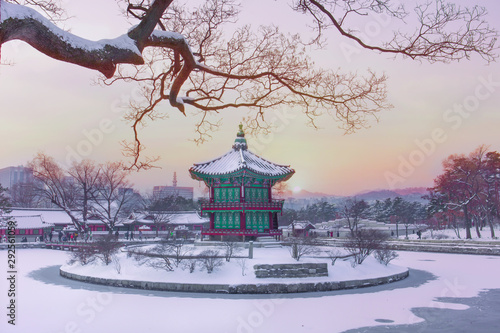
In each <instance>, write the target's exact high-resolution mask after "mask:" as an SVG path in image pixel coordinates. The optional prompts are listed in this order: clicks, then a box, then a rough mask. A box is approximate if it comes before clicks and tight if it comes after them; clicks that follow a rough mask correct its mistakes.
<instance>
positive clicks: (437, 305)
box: [407, 277, 467, 332]
mask: <svg viewBox="0 0 500 333" xmlns="http://www.w3.org/2000/svg"><path fill="white" fill-rule="evenodd" d="M443 283H444V287H443V289H441V293H440V295H439V297H455V298H458V297H461V296H462V295H463V292H464V291H465V290H467V286H465V285H462V284H461V283H460V281H459V279H458V277H455V278H454V279H453V281H450V280H449V279H445V280H444V281H443ZM449 304H450V303H446V302H440V301H439V299H437V300H436V299H432V300H431V301H429V303H428V305H427V308H431V309H449V308H450V305H449ZM453 304H455V303H453ZM429 316H432V317H429ZM427 319H431V321H433V322H440V321H441V320H442V314H441V313H439V312H434V311H431V312H430V313H428V314H427ZM421 321H422V320H421V318H419V317H417V316H415V315H414V314H413V313H412V314H411V315H410V317H408V323H407V324H409V325H413V324H417V323H419V322H421ZM430 324H431V323H429V322H428V321H425V322H423V323H422V324H421V325H420V326H419V327H418V328H419V330H418V332H428V331H429V329H430V328H429V325H430Z"/></svg>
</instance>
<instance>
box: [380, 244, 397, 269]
mask: <svg viewBox="0 0 500 333" xmlns="http://www.w3.org/2000/svg"><path fill="white" fill-rule="evenodd" d="M374 256H375V259H377V260H378V262H380V263H381V264H384V265H386V266H387V265H388V264H389V263H390V262H391V261H392V260H394V259H396V258H397V257H399V255H398V254H397V253H396V251H394V250H391V249H388V248H386V247H384V248H380V249H376V250H375V255H374Z"/></svg>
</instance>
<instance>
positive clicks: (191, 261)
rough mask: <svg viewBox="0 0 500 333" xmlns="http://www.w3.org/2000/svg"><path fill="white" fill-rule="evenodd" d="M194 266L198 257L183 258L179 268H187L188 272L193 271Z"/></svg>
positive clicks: (196, 264)
mask: <svg viewBox="0 0 500 333" xmlns="http://www.w3.org/2000/svg"><path fill="white" fill-rule="evenodd" d="M196 266H198V259H185V260H184V261H183V262H182V266H181V268H182V269H187V270H189V273H193V272H194V270H195V269H196Z"/></svg>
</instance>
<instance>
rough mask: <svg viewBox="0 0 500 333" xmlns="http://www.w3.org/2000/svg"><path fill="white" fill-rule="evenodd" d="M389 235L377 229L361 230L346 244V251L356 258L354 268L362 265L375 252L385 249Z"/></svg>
mask: <svg viewBox="0 0 500 333" xmlns="http://www.w3.org/2000/svg"><path fill="white" fill-rule="evenodd" d="M386 239H387V235H385V234H384V233H383V232H381V231H379V230H375V229H359V230H358V231H357V232H355V233H354V235H351V236H350V237H349V238H348V240H347V242H346V243H345V244H344V247H345V249H346V250H347V251H348V252H349V253H351V254H352V255H353V256H354V260H353V266H355V265H361V264H362V263H363V261H364V260H365V259H366V258H367V257H368V256H369V255H370V254H372V252H373V251H375V250H378V249H381V248H383V244H384V242H385V240H386Z"/></svg>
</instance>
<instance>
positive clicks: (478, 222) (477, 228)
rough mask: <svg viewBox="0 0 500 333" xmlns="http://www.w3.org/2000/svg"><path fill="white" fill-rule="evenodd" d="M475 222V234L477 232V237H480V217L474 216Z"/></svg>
mask: <svg viewBox="0 0 500 333" xmlns="http://www.w3.org/2000/svg"><path fill="white" fill-rule="evenodd" d="M475 220H476V223H475V225H474V226H475V227H476V234H477V238H481V231H480V230H479V228H480V224H481V223H480V219H479V218H476V219H475Z"/></svg>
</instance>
